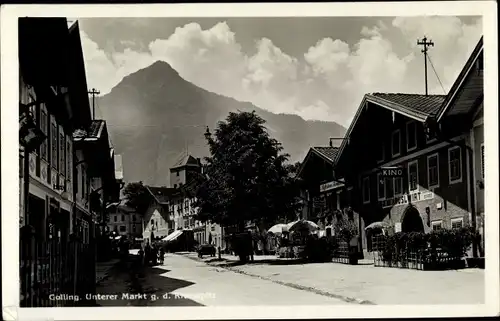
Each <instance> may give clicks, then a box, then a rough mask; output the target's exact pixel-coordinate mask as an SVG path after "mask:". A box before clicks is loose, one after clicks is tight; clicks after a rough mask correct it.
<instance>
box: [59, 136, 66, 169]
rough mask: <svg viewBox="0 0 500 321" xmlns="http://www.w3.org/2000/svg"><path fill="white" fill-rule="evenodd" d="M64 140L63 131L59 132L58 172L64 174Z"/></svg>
mask: <svg viewBox="0 0 500 321" xmlns="http://www.w3.org/2000/svg"><path fill="white" fill-rule="evenodd" d="M65 149H66V140H65V139H64V133H62V132H60V133H59V172H60V173H61V174H63V175H64V176H66V157H65V156H66V155H65V152H66V151H65Z"/></svg>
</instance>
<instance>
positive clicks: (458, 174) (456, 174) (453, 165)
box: [448, 146, 462, 184]
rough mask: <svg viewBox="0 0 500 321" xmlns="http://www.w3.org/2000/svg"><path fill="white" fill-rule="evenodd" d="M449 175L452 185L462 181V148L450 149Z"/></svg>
mask: <svg viewBox="0 0 500 321" xmlns="http://www.w3.org/2000/svg"><path fill="white" fill-rule="evenodd" d="M448 175H449V177H450V184H454V183H458V182H461V181H462V153H461V148H460V146H456V147H452V148H450V149H448Z"/></svg>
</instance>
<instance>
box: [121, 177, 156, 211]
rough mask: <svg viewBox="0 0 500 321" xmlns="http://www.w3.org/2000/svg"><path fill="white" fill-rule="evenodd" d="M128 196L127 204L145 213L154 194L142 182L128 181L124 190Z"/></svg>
mask: <svg viewBox="0 0 500 321" xmlns="http://www.w3.org/2000/svg"><path fill="white" fill-rule="evenodd" d="M123 194H124V195H125V197H126V198H127V203H126V204H127V205H128V206H130V207H132V208H134V209H135V210H136V211H137V213H139V214H140V215H144V213H146V210H147V209H148V207H149V203H150V202H151V199H152V195H151V193H149V191H148V190H147V188H146V187H145V186H144V185H143V183H142V181H141V182H133V183H128V184H127V186H125V189H124V190H123Z"/></svg>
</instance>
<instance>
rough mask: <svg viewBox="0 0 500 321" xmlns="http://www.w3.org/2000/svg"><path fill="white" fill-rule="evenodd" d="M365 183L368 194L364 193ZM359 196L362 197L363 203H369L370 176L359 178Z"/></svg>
mask: <svg viewBox="0 0 500 321" xmlns="http://www.w3.org/2000/svg"><path fill="white" fill-rule="evenodd" d="M365 185H366V186H368V195H365ZM361 188H362V190H361V197H362V198H363V204H369V203H370V194H371V193H370V191H371V188H370V176H366V177H363V179H362V180H361ZM366 196H368V198H366Z"/></svg>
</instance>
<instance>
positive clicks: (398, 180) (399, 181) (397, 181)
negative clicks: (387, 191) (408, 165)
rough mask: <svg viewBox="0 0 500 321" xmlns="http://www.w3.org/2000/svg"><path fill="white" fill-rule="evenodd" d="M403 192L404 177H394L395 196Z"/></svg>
mask: <svg viewBox="0 0 500 321" xmlns="http://www.w3.org/2000/svg"><path fill="white" fill-rule="evenodd" d="M401 194H403V178H402V177H395V178H394V196H398V195H401Z"/></svg>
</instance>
